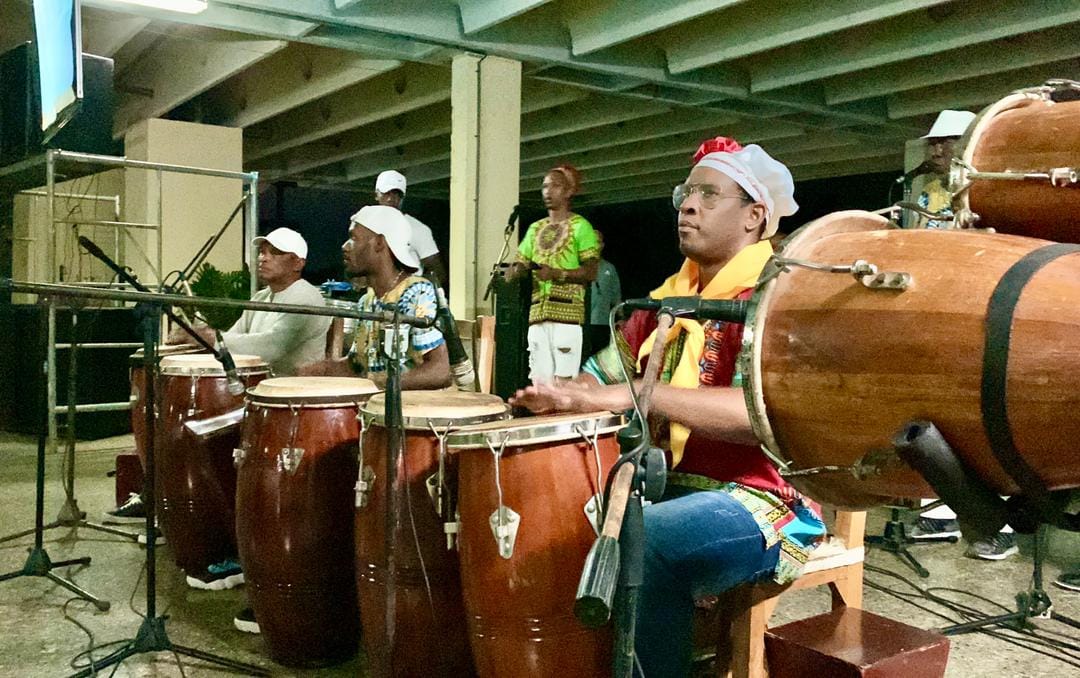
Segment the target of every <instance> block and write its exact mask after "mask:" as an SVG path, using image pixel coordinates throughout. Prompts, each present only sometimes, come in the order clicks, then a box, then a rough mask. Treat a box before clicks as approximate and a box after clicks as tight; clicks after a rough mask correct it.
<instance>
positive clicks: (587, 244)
mask: <svg viewBox="0 0 1080 678" xmlns="http://www.w3.org/2000/svg"><path fill="white" fill-rule="evenodd" d="M599 256H600V246H599V243H598V242H597V239H596V231H594V230H593V227H592V224H590V223H589V222H588V220H587V219H585V217H583V216H581V215H579V214H571V215H570V217H569V218H568V219H567V220H566V221H551V220H550V219H548V218H546V217H545V218H543V219H541V220H540V221H536V222H533V223H532V224H531V225H530V226H529V230H528V231H527V232H526V233H525V238H524V239H523V240H522V241H521V244H520V245H519V246H518V257H517V260H518V263H522V264H526V265H527V264H539V265H544V266H550V267H552V268H557V269H562V270H564V271H569V270H573V269H575V268H579V267H581V265H582V264H584V263H585V262H587V261H589V260H591V259H597V258H599ZM545 320H551V321H554V322H559V323H568V324H574V325H583V324H584V323H585V286H584V285H580V284H578V283H570V282H556V281H552V280H537V279H536V277H535V276H533V290H532V306H531V307H530V308H529V324H535V323H539V322H544V321H545Z"/></svg>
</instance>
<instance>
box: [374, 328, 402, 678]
mask: <svg viewBox="0 0 1080 678" xmlns="http://www.w3.org/2000/svg"><path fill="white" fill-rule="evenodd" d="M383 332H384V333H387V332H388V333H389V334H390V336H391V337H392V338H391V339H390V341H389V342H387V340H386V339H384V340H383V354H384V355H385V356H386V361H387V362H386V401H385V402H386V409H385V411H384V417H385V422H386V491H387V493H388V495H389V497H388V499H389V503H390V506H389V509H390V510H388V511H387V512H386V516H385V530H384V535H385V536H384V539H385V546H384V548H385V552H386V582H385V585H386V646H385V647H384V648H383V651H384V652H385V653H386V654H385V655H384V656H383V657H381V658H377V659H378V660H379V661H380V663H381V664H382V666H383V674H382V675H384V676H393V675H395V673H394V654H395V653H394V649H395V640H396V632H397V530H398V526H399V525H400V524H401V488H400V487H399V486H398V478H399V475H400V474H399V467H400V466H401V465H402V463H403V460H404V452H403V444H404V441H405V422H404V419H403V415H402V404H401V363H400V360H401V342H400V341H399V337H400V332H401V322H400V316H399V315H398V310H397V308H396V307H395V309H394V321H393V324H391V325H389V326H388V328H387V327H384V328H383ZM384 336H385V335H384ZM405 482H409V480H408V478H406V479H405Z"/></svg>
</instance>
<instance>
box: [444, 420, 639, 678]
mask: <svg viewBox="0 0 1080 678" xmlns="http://www.w3.org/2000/svg"><path fill="white" fill-rule="evenodd" d="M621 427H622V417H621V416H620V415H613V414H611V413H608V412H605V413H600V414H594V415H581V414H574V415H557V416H549V417H529V418H523V419H514V420H511V421H508V422H498V423H494V424H484V425H480V426H471V427H467V428H464V429H462V430H460V431H457V432H455V433H452V434H450V436H449V437H448V439H447V444H448V446H449V447H450V449H451V450H452V451H453V452H454V453H455V456H457V457H458V494H459V499H458V509H459V512H460V515H461V528H460V536H459V544H460V547H459V549H460V551H461V580H462V588H463V590H464V594H465V608H466V611H467V612H468V616H469V640H470V642H471V644H472V649H473V658H474V660H475V661H476V669H477V673H478V674H479V675H480V676H482V677H483V678H496V677H497V678H510V677H515V678H516V677H520V678H526V677H532V676H557V677H558V678H600V677H601V676H608V675H610V674H611V646H612V636H611V631H610V629H609V628H608V629H600V630H595V629H588V628H586V627H585V626H583V625H582V624H581V623H580V622H578V620H577V619H576V618H575V617H574V612H573V609H574V596H575V594H576V592H577V586H578V580H579V579H580V577H581V571H582V567H583V566H584V564H585V557H586V556H587V555H588V553H589V548H590V547H591V546H592V544H593V542H594V541H595V540H596V535H597V532H596V527H595V526H594V525H595V523H594V520H599V516H600V514H601V510H600V506H599V503H598V501H597V499H595V498H596V497H597V496H598V495H602V494H603V489H604V487H603V483H604V481H605V478H606V477H607V473H608V471H609V470H610V469H611V466H612V465H613V464H614V462H615V460H616V459H617V458H618V455H619V449H618V444H617V442H616V440H615V434H616V432H617V431H618V429H619V428H621ZM502 528H509V529H508V530H507V529H502ZM497 532H498V533H499V534H500V535H502V537H501V538H500V537H499V536H497V535H496V533H497Z"/></svg>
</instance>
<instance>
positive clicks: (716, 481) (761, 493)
mask: <svg viewBox="0 0 1080 678" xmlns="http://www.w3.org/2000/svg"><path fill="white" fill-rule="evenodd" d="M747 296H748V293H747V294H743V295H740V298H745V297H747ZM704 326H705V328H704V329H705V352H704V354H703V355H702V357H701V360H700V361H699V363H698V367H699V370H700V371H701V376H700V386H699V388H709V387H729V386H733V385H734V386H737V385H740V384H741V381H742V378H741V375H740V374H739V373H738V371H737V370H736V364H737V358H738V354H739V348H740V344H741V340H742V329H743V327H742V325H740V324H737V323H729V322H723V321H718V320H710V321H707V322H705V323H704ZM655 328H656V318H655V316H654V315H653V314H651V313H649V312H646V311H635V312H634V313H633V314H632V315H631V317H630V319H629V320H628V321H627V322H626V324H625V325H624V326H623V329H622V331H621V332H619V333H616V335H615V337H614V339H615V341H613V342H612V343H611V344H610V345H608V346H607V347H606V348H604V349H603V350H601V351H600V352H599V353H597V354H596V355H594V356H592V357H591V358H589V360H588V361H587V362H586V363H585V366H584V367H583V368H582V370H583V371H585V372H588V373H589V374H591V375H593V377H595V378H596V379H597V380H598V381H599V382H600V383H602V384H614V383H622V382H623V381H624V378H623V376H622V367H620V363H622V365H623V366H625V368H626V369H627V370H628V372H629V374H630V375H634V374H635V372H636V370H637V366H636V359H635V357H634V356H637V355H638V350H639V349H640V347H641V345H642V343H643V342H644V341H645V338H646V337H648V336H649V335H650V334H651V333H652V331H653V330H654V329H655ZM684 337H685V334H680V335H679V337H678V338H676V339H675V340H673V341H671V342H669V344H668V345H667V346H665V347H664V354H663V360H664V364H663V366H662V367H661V369H660V375H659V379H660V382H661V383H668V382H670V380H671V375H672V371H673V369H674V366H675V365H677V364H678V362H679V358H680V356H681V353H682V350H683V346H684V341H683V338H684ZM645 363H647V359H645V360H644V361H643V365H642V369H644V366H645ZM649 424H650V429H651V430H652V431H653V439H654V440H656V441H658V444H660V445H662V446H663V445H665V444H666V442H667V422H666V421H664V420H661V419H659V418H658V417H654V416H650V417H649ZM668 482H669V483H670V484H672V485H680V486H684V487H690V488H694V489H697V490H703V491H718V492H727V493H728V494H730V495H731V496H732V497H734V498H735V499H736V500H737V501H738V502H739V503H740V504H742V505H743V507H744V508H746V510H747V511H749V512H750V514H751V515H752V516H753V517H754V520H755V522H756V523H757V525H758V528H759V529H760V530H761V534H762V536H763V537H764V539H765V545H766V547H770V546H772V545H773V544H775V543H777V542H780V559H779V560H778V561H777V565H776V569H775V570H774V571H773V580H774V581H776V582H777V583H779V584H786V583H788V582H790V581H792V580H793V579H795V578H796V577H798V576H799V574H800V573H801V572H802V567H803V565H804V564H805V563H806V561H807V559H809V557H810V554H811V553H812V552H813V550H814V548H815V547H816V546H817V543H818V542H819V541H820V540H821V538H822V537H823V536H824V535H825V525H824V523H823V522H822V521H821V517H820V516H819V515H818V514H817V513H816V512H815V510H814V509H813V508H812V507H811V506H810V505H809V503H808V502H806V501H805V500H804V499H803V498H802V497H801V496H800V495H799V493H798V492H797V491H796V490H795V488H793V487H791V486H790V485H789V484H787V483H786V482H784V480H783V479H782V478H781V477H780V475H779V473H777V471H776V469H775V468H774V467H773V466H772V464H771V463H770V462H769V461H768V459H766V458H765V455H764V454H763V453H762V452H761V450H760V449H758V448H757V447H754V446H750V445H737V444H733V443H726V442H723V441H718V440H711V439H707V438H703V437H702V436H699V435H696V434H695V433H694V432H692V431H691V433H690V438H689V439H688V440H687V443H686V448H685V450H684V453H683V457H682V461H681V462H680V463H679V466H678V467H677V470H675V471H671V472H669V473H668Z"/></svg>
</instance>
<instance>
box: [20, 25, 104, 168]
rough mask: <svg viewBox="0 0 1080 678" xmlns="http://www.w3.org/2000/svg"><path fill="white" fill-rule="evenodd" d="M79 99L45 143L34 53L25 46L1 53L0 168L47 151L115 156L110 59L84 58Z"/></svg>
mask: <svg viewBox="0 0 1080 678" xmlns="http://www.w3.org/2000/svg"><path fill="white" fill-rule="evenodd" d="M82 59H83V100H82V104H81V105H80V107H79V110H78V111H76V112H75V115H74V116H73V117H72V118H71V120H69V121H68V123H67V124H66V125H64V127H63V128H61V129H60V131H59V132H58V133H57V134H56V136H54V137H53V138H52V139H50V140H49V142H48V143H47V144H46V143H45V142H44V134H43V133H42V131H41V125H40V122H39V121H40V120H41V102H40V97H39V94H38V76H37V52H36V50H35V48H34V44H33V43H32V42H25V43H23V44H21V45H19V46H17V47H15V48H13V49H11V50H8V51H7V52H5V53H3V54H0V166H3V165H10V164H12V163H16V162H19V161H22V160H25V159H26V158H29V157H32V156H35V155H39V154H41V153H43V152H45V149H47V148H59V149H63V150H65V151H79V152H82V153H99V154H103V155H116V154H118V151H120V143H119V142H117V141H113V138H112V124H113V111H114V108H115V105H116V103H115V94H114V92H113V60H112V59H107V58H105V57H99V56H94V55H92V54H83V57H82Z"/></svg>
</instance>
